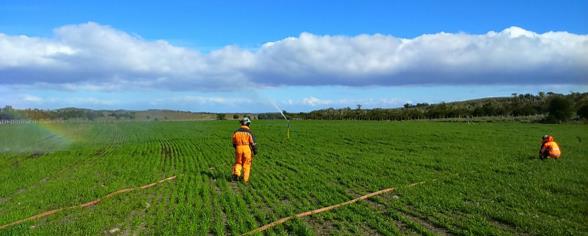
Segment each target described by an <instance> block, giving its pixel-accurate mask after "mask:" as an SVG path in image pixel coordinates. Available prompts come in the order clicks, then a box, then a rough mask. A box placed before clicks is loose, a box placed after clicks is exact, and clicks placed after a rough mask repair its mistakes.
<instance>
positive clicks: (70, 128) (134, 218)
mask: <svg viewBox="0 0 588 236" xmlns="http://www.w3.org/2000/svg"><path fill="white" fill-rule="evenodd" d="M285 125H286V124H285V121H254V123H253V126H252V128H253V131H254V133H255V134H256V136H257V142H258V148H259V151H260V153H259V154H258V155H257V156H256V157H255V159H254V161H253V168H252V177H251V183H250V184H249V185H243V184H240V183H234V182H230V181H229V177H230V169H231V165H232V163H233V149H232V146H231V143H230V136H231V133H232V131H233V130H235V129H236V128H238V124H237V123H236V122H235V121H206V122H204V121H201V122H115V123H61V124H59V123H54V124H43V125H39V124H21V125H1V126H0V225H4V224H8V223H10V222H13V221H16V220H19V219H23V218H27V217H29V216H32V215H35V214H38V213H41V212H44V211H48V210H52V209H57V208H61V207H67V206H73V205H77V204H81V203H85V202H88V201H91V200H94V199H96V198H100V197H103V196H104V195H107V194H108V193H111V192H114V191H116V190H118V189H122V188H127V187H133V186H141V185H144V184H148V183H152V182H155V181H157V180H159V179H163V178H165V177H168V176H173V175H176V176H177V179H176V180H174V181H170V182H166V183H162V184H160V185H157V186H155V187H153V188H149V189H145V190H139V191H133V192H129V193H125V194H121V195H117V196H115V197H113V198H111V199H108V200H105V201H104V202H102V203H100V204H98V205H96V206H92V207H89V208H79V209H72V210H66V211H63V212H60V213H58V214H55V215H52V216H49V217H46V218H42V219H38V220H34V221H30V222H26V223H23V224H19V225H15V226H11V227H8V228H5V229H2V230H0V235H22V234H42V235H47V234H48V235H56V234H59V235H71V234H110V231H111V230H112V232H113V233H114V234H121V235H129V234H130V235H133V234H157V235H160V234H167V235H207V234H216V235H226V234H231V235H238V234H242V233H245V232H247V231H250V230H252V229H255V228H257V227H260V226H262V225H264V224H267V223H270V222H272V221H274V220H277V219H279V218H282V217H286V216H290V215H293V214H296V213H299V212H303V211H308V210H312V209H316V208H319V207H324V206H328V205H332V204H337V203H340V202H344V201H347V200H350V199H353V198H355V197H358V196H360V195H364V194H367V193H370V192H374V191H377V190H380V189H384V188H388V187H395V188H397V190H396V191H395V192H392V193H386V194H384V195H380V196H378V197H375V198H372V199H369V200H368V201H361V202H358V203H355V204H353V205H349V206H346V207H343V208H339V209H336V210H333V211H330V212H326V213H321V214H316V215H313V216H309V217H305V218H301V219H296V220H293V221H289V222H287V223H285V224H283V225H279V226H277V227H274V228H272V229H270V230H268V231H267V233H268V234H270V235H273V234H277V235H283V234H296V235H300V234H310V235H313V234H336V235H397V234H459V235H462V234H476V235H480V234H484V235H504V234H506V235H509V234H531V235H536V234H540V235H561V234H573V235H586V234H588V224H587V222H588V126H587V125H581V124H563V125H543V124H520V123H471V124H468V123H444V122H424V121H423V122H419V121H412V122H359V121H293V122H292V132H291V138H290V139H289V140H288V139H286V129H285ZM546 133H549V134H552V135H554V136H555V137H556V141H558V142H559V143H560V146H561V148H562V150H563V159H561V160H557V161H556V160H546V161H541V160H538V159H537V152H538V148H539V144H540V138H541V136H542V135H543V134H546ZM420 181H426V182H425V183H424V184H421V185H417V186H414V187H407V185H409V184H411V183H415V182H420ZM116 229H118V231H117V230H116ZM115 231H117V232H115Z"/></svg>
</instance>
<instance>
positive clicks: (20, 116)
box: [0, 106, 215, 121]
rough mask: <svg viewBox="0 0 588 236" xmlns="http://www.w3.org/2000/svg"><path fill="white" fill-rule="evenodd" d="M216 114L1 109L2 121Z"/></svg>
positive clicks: (209, 117)
mask: <svg viewBox="0 0 588 236" xmlns="http://www.w3.org/2000/svg"><path fill="white" fill-rule="evenodd" d="M213 119H215V114H212V113H202V112H200V113H198V112H188V111H173V110H146V111H128V110H91V109H81V108H62V109H55V110H42V109H14V108H13V107H11V106H5V107H3V108H0V120H89V121H93V120H152V121H158V120H162V121H163V120H213Z"/></svg>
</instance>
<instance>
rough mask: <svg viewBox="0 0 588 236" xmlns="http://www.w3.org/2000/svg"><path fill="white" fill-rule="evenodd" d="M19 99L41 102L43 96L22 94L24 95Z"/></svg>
mask: <svg viewBox="0 0 588 236" xmlns="http://www.w3.org/2000/svg"><path fill="white" fill-rule="evenodd" d="M21 99H22V101H25V102H30V103H40V102H43V98H41V97H37V96H33V95H24V96H22V98H21Z"/></svg>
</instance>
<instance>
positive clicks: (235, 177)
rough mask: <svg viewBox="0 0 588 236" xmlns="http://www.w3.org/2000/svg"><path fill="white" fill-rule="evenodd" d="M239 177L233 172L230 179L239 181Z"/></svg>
mask: <svg viewBox="0 0 588 236" xmlns="http://www.w3.org/2000/svg"><path fill="white" fill-rule="evenodd" d="M239 178H240V177H239V176H238V175H235V174H233V175H232V176H231V180H232V181H233V182H234V181H239Z"/></svg>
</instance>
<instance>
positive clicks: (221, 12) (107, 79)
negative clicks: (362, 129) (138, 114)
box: [0, 1, 588, 112]
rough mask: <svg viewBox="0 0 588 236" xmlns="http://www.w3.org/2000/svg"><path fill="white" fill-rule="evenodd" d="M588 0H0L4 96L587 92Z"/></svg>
mask: <svg viewBox="0 0 588 236" xmlns="http://www.w3.org/2000/svg"><path fill="white" fill-rule="evenodd" d="M586 9H588V2H586V1H341V2H338V3H335V2H333V1H322V2H318V1H222V2H221V1H206V2H205V1H200V2H188V1H186V2H183V1H165V2H160V3H154V2H149V3H145V2H144V1H96V2H93V3H87V2H79V1H51V2H47V1H0V105H3V103H6V104H11V105H14V106H16V107H21V108H25V107H37V108H59V107H66V106H76V107H87V108H99V109H101V108H108V109H114V108H123V109H150V108H169V109H178V110H191V111H213V112H232V111H235V112H263V111H272V110H274V108H273V106H272V105H271V103H277V104H278V106H280V107H281V108H283V109H285V110H288V111H309V110H314V109H320V108H326V107H345V106H351V107H354V106H355V105H356V104H363V105H364V107H397V106H401V105H402V104H404V103H407V102H409V103H416V102H429V103H436V102H441V101H453V100H464V99H470V98H478V97H488V96H508V95H510V94H511V93H537V92H539V91H554V92H561V93H568V92H570V91H579V92H586V91H588V85H587V84H588V71H587V69H585V68H588V66H587V65H588V58H587V57H586V56H585V55H588V50H587V46H586V45H588V43H587V42H588V39H587V34H588V23H587V22H588V14H587V13H586ZM442 32H445V33H442ZM549 32H555V33H549Z"/></svg>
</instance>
